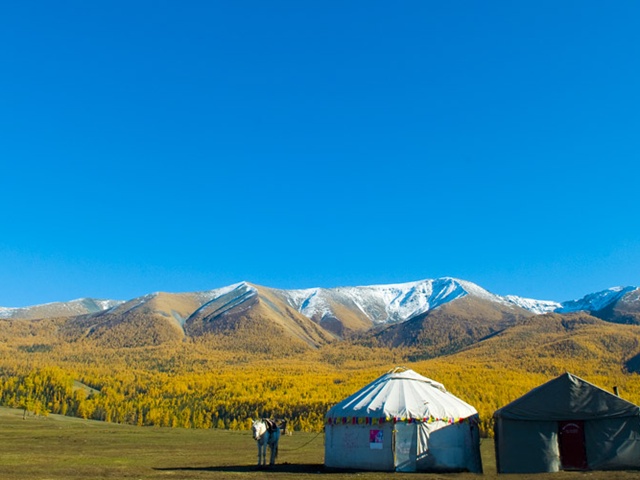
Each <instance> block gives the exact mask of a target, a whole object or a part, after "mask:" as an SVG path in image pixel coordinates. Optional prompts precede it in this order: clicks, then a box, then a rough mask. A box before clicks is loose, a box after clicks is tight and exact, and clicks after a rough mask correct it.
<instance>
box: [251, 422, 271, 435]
mask: <svg viewBox="0 0 640 480" xmlns="http://www.w3.org/2000/svg"><path fill="white" fill-rule="evenodd" d="M266 431H267V425H266V423H264V422H263V421H262V420H252V422H251V432H252V433H253V439H254V440H260V437H262V436H263V435H264V434H265V432H266Z"/></svg>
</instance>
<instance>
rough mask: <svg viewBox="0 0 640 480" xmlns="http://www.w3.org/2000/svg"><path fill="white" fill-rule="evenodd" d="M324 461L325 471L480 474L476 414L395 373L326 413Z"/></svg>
mask: <svg viewBox="0 0 640 480" xmlns="http://www.w3.org/2000/svg"><path fill="white" fill-rule="evenodd" d="M324 459H325V466H327V467H329V468H341V469H358V470H379V471H400V472H425V471H426V472H428V471H434V472H446V471H470V472H477V473H481V472H482V462H481V460H480V436H479V432H478V412H477V411H476V409H475V408H473V407H472V406H471V405H469V404H467V403H465V402H463V401H462V400H460V399H459V398H457V397H455V396H453V395H452V394H451V393H449V392H447V390H446V389H445V388H444V386H443V385H442V384H441V383H438V382H435V381H433V380H430V379H428V378H426V377H423V376H422V375H419V374H417V373H416V372H414V371H413V370H405V369H399V368H397V369H395V370H393V371H391V372H389V373H387V374H385V375H383V376H381V377H380V378H378V379H377V380H375V381H373V382H372V383H370V384H369V385H367V386H365V387H364V388H362V389H361V390H359V391H357V392H356V393H354V394H353V395H351V396H350V397H348V398H346V399H344V400H343V401H341V402H340V403H338V404H337V405H335V406H333V407H332V408H331V409H330V410H329V411H328V412H327V415H326V417H325V457H324Z"/></svg>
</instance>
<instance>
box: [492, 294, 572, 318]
mask: <svg viewBox="0 0 640 480" xmlns="http://www.w3.org/2000/svg"><path fill="white" fill-rule="evenodd" d="M504 298H505V299H506V300H507V301H508V302H510V303H513V304H514V305H516V306H518V307H520V308H524V309H525V310H529V311H530V312H533V313H535V314H538V315H541V314H543V313H549V312H554V311H556V310H557V309H558V308H560V307H561V306H562V305H561V304H560V303H558V302H554V301H552V300H534V299H533V298H523V297H518V296H516V295H507V296H505V297H504Z"/></svg>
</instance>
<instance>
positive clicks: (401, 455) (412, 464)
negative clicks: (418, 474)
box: [394, 422, 418, 472]
mask: <svg viewBox="0 0 640 480" xmlns="http://www.w3.org/2000/svg"><path fill="white" fill-rule="evenodd" d="M394 436H395V442H394V443H395V467H396V471H397V472H415V471H416V455H417V451H418V446H417V431H416V425H415V423H404V422H398V423H396V425H395V430H394Z"/></svg>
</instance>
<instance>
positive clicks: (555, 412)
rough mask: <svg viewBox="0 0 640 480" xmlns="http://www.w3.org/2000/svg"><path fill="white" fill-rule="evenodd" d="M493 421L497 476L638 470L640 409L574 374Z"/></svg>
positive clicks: (527, 397) (549, 384)
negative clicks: (574, 471)
mask: <svg viewBox="0 0 640 480" xmlns="http://www.w3.org/2000/svg"><path fill="white" fill-rule="evenodd" d="M494 419H495V425H494V429H495V448H496V461H497V467H498V472H499V473H536V472H557V471H559V470H616V469H638V468H640V407H638V406H637V405H634V404H633V403H630V402H627V401H626V400H623V399H622V398H620V397H617V396H616V395H613V394H611V393H609V392H607V391H605V390H603V389H601V388H599V387H596V386H595V385H592V384H591V383H589V382H587V381H585V380H583V379H581V378H579V377H576V376H575V375H572V374H570V373H565V374H564V375H561V376H559V377H558V378H556V379H554V380H551V381H549V382H547V383H545V384H543V385H541V386H539V387H537V388H534V389H533V390H531V391H530V392H529V393H527V394H525V395H524V396H522V397H520V398H518V399H517V400H514V401H513V402H511V403H510V404H508V405H506V406H504V407H502V408H501V409H499V410H497V411H496V412H495V413H494Z"/></svg>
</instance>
